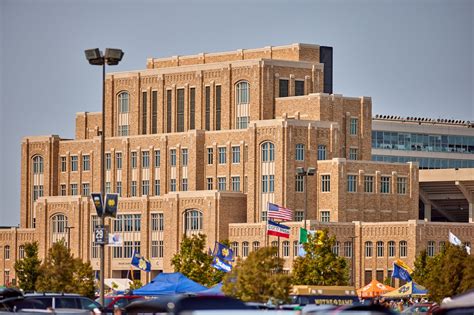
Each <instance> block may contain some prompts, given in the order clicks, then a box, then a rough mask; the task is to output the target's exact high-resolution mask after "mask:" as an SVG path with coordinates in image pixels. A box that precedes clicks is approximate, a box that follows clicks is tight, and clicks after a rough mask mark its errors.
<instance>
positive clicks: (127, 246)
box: [123, 241, 133, 258]
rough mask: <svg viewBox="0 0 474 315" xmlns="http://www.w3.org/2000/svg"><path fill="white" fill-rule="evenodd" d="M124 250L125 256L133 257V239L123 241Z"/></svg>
mask: <svg viewBox="0 0 474 315" xmlns="http://www.w3.org/2000/svg"><path fill="white" fill-rule="evenodd" d="M123 251H124V255H123V256H124V258H131V257H132V254H133V242H132V241H124V242H123Z"/></svg>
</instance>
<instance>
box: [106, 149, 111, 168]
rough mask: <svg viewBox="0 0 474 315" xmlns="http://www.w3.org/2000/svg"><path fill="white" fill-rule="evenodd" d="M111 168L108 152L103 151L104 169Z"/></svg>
mask: <svg viewBox="0 0 474 315" xmlns="http://www.w3.org/2000/svg"><path fill="white" fill-rule="evenodd" d="M111 168H112V158H111V156H110V153H105V169H106V170H110V169H111Z"/></svg>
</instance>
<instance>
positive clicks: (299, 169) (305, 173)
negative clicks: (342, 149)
mask: <svg viewBox="0 0 474 315" xmlns="http://www.w3.org/2000/svg"><path fill="white" fill-rule="evenodd" d="M314 174H316V169H315V168H314V167H308V169H307V170H305V169H304V167H297V168H296V175H297V176H303V185H304V213H303V214H304V229H305V230H306V218H307V212H308V179H307V177H308V176H314Z"/></svg>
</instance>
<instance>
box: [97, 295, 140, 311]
mask: <svg viewBox="0 0 474 315" xmlns="http://www.w3.org/2000/svg"><path fill="white" fill-rule="evenodd" d="M144 299H145V297H143V296H140V295H110V296H105V297H104V307H103V310H102V311H103V312H106V313H113V311H114V307H119V308H121V309H124V308H125V306H127V305H128V304H130V303H131V302H133V301H140V300H144ZM95 301H96V302H97V303H100V298H98V299H96V300H95Z"/></svg>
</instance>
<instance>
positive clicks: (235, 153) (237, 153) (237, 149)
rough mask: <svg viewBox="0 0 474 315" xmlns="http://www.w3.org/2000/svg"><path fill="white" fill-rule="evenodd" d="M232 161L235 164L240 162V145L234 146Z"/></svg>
mask: <svg viewBox="0 0 474 315" xmlns="http://www.w3.org/2000/svg"><path fill="white" fill-rule="evenodd" d="M232 163H234V164H238V163H240V147H239V146H233V147H232Z"/></svg>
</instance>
